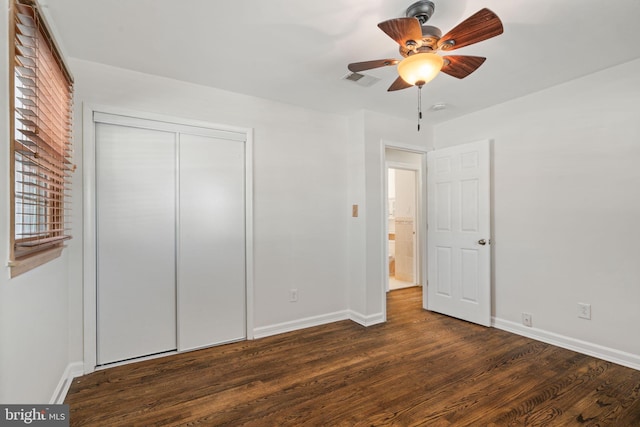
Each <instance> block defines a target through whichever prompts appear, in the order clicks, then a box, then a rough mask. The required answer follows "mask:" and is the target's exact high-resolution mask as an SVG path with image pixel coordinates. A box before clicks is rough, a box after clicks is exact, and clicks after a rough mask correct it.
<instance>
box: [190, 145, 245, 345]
mask: <svg viewBox="0 0 640 427" xmlns="http://www.w3.org/2000/svg"><path fill="white" fill-rule="evenodd" d="M179 146H180V148H179V153H180V156H179V157H180V184H179V186H180V228H179V261H178V313H179V315H178V347H179V350H181V351H182V350H188V349H192V348H198V347H203V346H207V345H211V344H218V343H223V342H229V341H236V340H240V339H244V338H245V337H246V325H245V319H246V314H245V312H246V308H245V300H246V299H245V289H246V285H245V271H246V269H245V182H244V181H245V178H244V177H245V169H244V168H245V152H244V150H245V144H244V142H243V141H232V140H226V139H220V138H215V137H208V136H196V135H190V134H184V133H182V134H180V143H179Z"/></svg>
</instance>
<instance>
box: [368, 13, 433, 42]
mask: <svg viewBox="0 0 640 427" xmlns="http://www.w3.org/2000/svg"><path fill="white" fill-rule="evenodd" d="M378 27H379V28H380V29H381V30H382V31H384V32H385V34H386V35H388V36H389V37H391V38H392V39H394V40H395V41H396V42H397V43H398V44H399V45H400V46H402V47H409V46H407V42H409V41H413V42H417V41H420V40H422V27H421V26H420V21H418V20H417V19H416V18H396V19H389V20H388V21H384V22H381V23H379V24H378Z"/></svg>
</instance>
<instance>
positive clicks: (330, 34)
mask: <svg viewBox="0 0 640 427" xmlns="http://www.w3.org/2000/svg"><path fill="white" fill-rule="evenodd" d="M413 1H414V0H317V1H309V0H305V1H301V0H234V1H231V0H228V1H220V0H180V1H178V0H46V1H45V0H42V1H41V2H40V3H41V4H42V5H43V6H44V7H45V8H46V13H47V15H48V16H49V18H50V19H52V21H53V26H54V31H55V33H57V35H58V37H59V38H61V45H62V48H63V50H64V51H65V53H66V55H68V56H71V57H74V58H80V59H85V60H89V61H95V62H100V63H103V64H108V65H113V66H116V67H122V68H128V69H132V70H137V71H141V72H144V73H151V74H157V75H161V76H166V77H171V78H174V79H179V80H184V81H188V82H193V83H198V84H201V85H206V86H212V87H216V88H220V89H225V90H229V91H233V92H239V93H245V94H249V95H254V96H259V97H263V98H268V99H272V100H277V101H281V102H285V103H290V104H295V105H301V106H305V107H308V108H312V109H318V110H322V111H329V112H336V113H340V114H343V113H347V112H350V111H354V110H359V109H368V110H372V111H378V112H382V113H386V114H390V115H396V116H401V117H407V118H414V117H415V115H416V108H417V89H415V88H409V89H405V90H402V91H398V92H391V93H389V92H387V87H388V86H389V85H390V84H391V83H392V82H393V80H394V79H395V78H396V76H397V74H396V70H395V67H386V68H383V69H378V70H372V71H367V72H366V74H369V75H373V76H376V77H379V78H381V81H380V82H378V83H376V84H375V85H373V86H371V87H361V86H358V85H357V84H354V83H352V82H348V81H344V80H342V77H344V76H345V75H346V74H347V72H348V71H347V64H348V63H350V62H359V61H365V60H372V59H382V58H393V57H396V58H400V56H399V55H398V53H397V44H396V43H395V42H394V41H393V40H392V39H390V38H389V37H387V36H386V35H385V34H384V33H383V32H382V31H381V30H380V29H378V27H377V24H378V22H381V21H384V20H387V19H391V18H396V17H400V16H404V11H405V10H406V8H407V7H408V6H409V5H410V4H411V3H412V2H413ZM433 1H434V2H435V4H436V11H435V13H434V15H433V17H432V18H431V19H430V20H429V25H434V26H437V27H439V28H440V29H441V30H442V32H443V34H444V33H446V32H447V31H449V30H450V29H451V28H453V27H454V26H455V25H456V24H458V23H459V22H461V21H462V20H464V19H465V18H467V17H468V16H470V15H472V14H473V13H475V12H476V11H478V10H479V9H481V8H483V7H488V8H489V9H491V10H493V11H494V12H495V13H496V14H497V15H498V16H499V17H500V18H501V19H502V21H503V25H504V33H503V34H502V35H500V36H498V37H495V38H493V39H490V40H486V41H484V42H480V43H477V44H475V45H473V46H467V47H464V48H461V49H459V50H456V51H455V54H460V55H465V54H466V55H477V56H485V57H487V58H488V59H487V61H486V62H485V63H484V65H482V66H481V67H480V68H479V69H478V70H477V71H476V72H475V73H474V74H472V75H470V76H469V77H467V78H466V79H463V80H458V79H456V78H453V77H450V76H448V75H445V74H443V73H440V75H439V76H438V77H436V79H435V80H433V81H432V82H430V83H429V84H428V85H426V86H425V87H424V89H423V91H422V92H423V105H424V107H425V110H426V109H427V108H428V107H429V106H431V105H432V104H435V103H446V104H447V106H448V107H447V109H446V110H444V111H437V112H436V111H425V113H426V115H425V121H429V122H432V123H434V122H442V121H445V120H449V119H451V118H453V117H457V116H460V115H463V114H467V113H469V112H471V111H475V110H479V109H482V108H485V107H487V106H490V105H494V104H498V103H501V102H504V101H507V100H509V99H513V98H517V97H520V96H523V95H525V94H528V93H531V92H536V91H539V90H541V89H544V88H547V87H550V86H553V85H556V84H559V83H562V82H565V81H568V80H572V79H574V78H576V77H580V76H583V75H586V74H589V73H593V72H595V71H598V70H601V69H604V68H607V67H610V66H613V65H617V64H620V63H623V62H627V61H630V60H632V59H635V58H640V36H639V35H638V17H639V16H640V0H615V1H610V2H603V1H601V0H597V1H596V0H537V1H532V0H482V1H471V0H433Z"/></svg>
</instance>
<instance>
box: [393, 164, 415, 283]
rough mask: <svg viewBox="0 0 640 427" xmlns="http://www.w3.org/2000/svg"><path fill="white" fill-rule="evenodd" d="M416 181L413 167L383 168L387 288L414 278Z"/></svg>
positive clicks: (410, 281)
mask: <svg viewBox="0 0 640 427" xmlns="http://www.w3.org/2000/svg"><path fill="white" fill-rule="evenodd" d="M416 184H417V171H416V170H413V169H403V168H399V167H388V168H387V196H388V197H387V211H388V215H387V221H388V225H387V227H388V230H389V232H388V240H387V250H388V254H389V255H388V260H389V277H388V280H389V290H394V289H402V288H408V287H411V286H415V285H416V282H417V280H416V279H417V258H416V252H417V245H416V226H417V223H416V208H417V194H416Z"/></svg>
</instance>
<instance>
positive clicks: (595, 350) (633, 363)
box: [492, 317, 640, 370]
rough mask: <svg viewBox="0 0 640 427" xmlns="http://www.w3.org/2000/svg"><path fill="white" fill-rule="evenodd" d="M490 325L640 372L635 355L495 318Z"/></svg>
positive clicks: (639, 360) (637, 358)
mask: <svg viewBox="0 0 640 427" xmlns="http://www.w3.org/2000/svg"><path fill="white" fill-rule="evenodd" d="M492 324H493V326H494V327H495V328H497V329H502V330H503V331H507V332H511V333H514V334H517V335H522V336H524V337H527V338H531V339H534V340H536V341H542V342H546V343H547V344H552V345H555V346H557V347H562V348H566V349H568V350H572V351H576V352H578V353H582V354H586V355H588V356H593V357H597V358H598V359H602V360H606V361H608V362H613V363H617V364H618V365H622V366H626V367H628V368H632V369H636V370H640V356H639V355H637V354H632V353H626V352H624V351H620V350H615V349H612V348H609V347H604V346H601V345H598V344H593V343H590V342H587V341H581V340H578V339H575V338H571V337H567V336H564V335H559V334H556V333H554V332H549V331H545V330H542V329H537V328H530V327H527V326H524V325H521V324H519V323H516V322H511V321H509V320H503V319H497V318H495V317H494V318H493V319H492Z"/></svg>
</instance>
